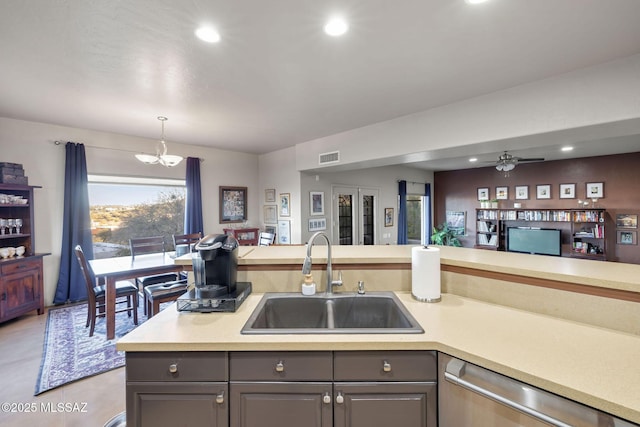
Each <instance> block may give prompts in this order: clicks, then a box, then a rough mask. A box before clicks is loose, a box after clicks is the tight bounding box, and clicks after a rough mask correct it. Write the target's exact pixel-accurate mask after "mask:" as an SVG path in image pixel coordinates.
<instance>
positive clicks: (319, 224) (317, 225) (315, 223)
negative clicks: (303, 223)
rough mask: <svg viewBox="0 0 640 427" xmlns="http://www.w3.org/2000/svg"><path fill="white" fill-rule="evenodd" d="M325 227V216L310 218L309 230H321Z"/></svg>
mask: <svg viewBox="0 0 640 427" xmlns="http://www.w3.org/2000/svg"><path fill="white" fill-rule="evenodd" d="M326 229H327V218H310V219H309V231H322V230H326Z"/></svg>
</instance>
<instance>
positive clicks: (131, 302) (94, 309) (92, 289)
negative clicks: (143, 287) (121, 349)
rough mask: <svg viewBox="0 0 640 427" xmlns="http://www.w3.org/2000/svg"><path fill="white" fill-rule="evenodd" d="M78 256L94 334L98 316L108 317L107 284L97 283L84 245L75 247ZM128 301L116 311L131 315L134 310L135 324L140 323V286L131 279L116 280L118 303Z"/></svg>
mask: <svg viewBox="0 0 640 427" xmlns="http://www.w3.org/2000/svg"><path fill="white" fill-rule="evenodd" d="M74 251H75V254H76V258H77V259H78V263H79V264H80V270H81V271H82V275H83V277H84V283H85V286H86V287H87V304H88V307H87V324H86V326H85V327H87V326H91V328H90V329H89V336H90V337H92V336H93V332H94V330H95V328H96V318H98V317H106V314H105V293H106V292H105V291H106V286H105V285H97V282H96V279H95V275H94V274H93V270H92V269H91V266H90V265H89V263H88V262H87V258H86V257H85V256H84V252H83V251H82V246H80V245H77V246H76V247H75V250H74ZM125 302H126V303H127V308H123V309H116V311H115V312H116V313H121V312H124V311H127V312H128V315H129V317H131V313H132V312H133V324H134V325H137V324H138V287H137V286H136V285H134V284H133V283H131V282H129V281H126V280H125V281H120V282H116V305H118V304H120V303H125Z"/></svg>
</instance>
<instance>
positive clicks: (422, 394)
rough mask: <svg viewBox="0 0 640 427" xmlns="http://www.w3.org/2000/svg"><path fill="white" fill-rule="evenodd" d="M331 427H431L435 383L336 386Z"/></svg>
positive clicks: (347, 384) (434, 404) (435, 398)
mask: <svg viewBox="0 0 640 427" xmlns="http://www.w3.org/2000/svg"><path fill="white" fill-rule="evenodd" d="M334 388H335V390H334V401H335V405H334V418H335V420H334V426H335V427H388V426H402V427H425V426H427V427H435V426H436V425H437V422H438V420H437V412H436V411H437V407H438V402H437V397H436V384H435V383H336V384H335V387H334Z"/></svg>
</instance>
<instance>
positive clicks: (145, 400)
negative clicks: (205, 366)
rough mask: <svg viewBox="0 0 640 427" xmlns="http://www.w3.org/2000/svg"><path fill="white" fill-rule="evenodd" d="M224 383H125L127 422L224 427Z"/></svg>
mask: <svg viewBox="0 0 640 427" xmlns="http://www.w3.org/2000/svg"><path fill="white" fill-rule="evenodd" d="M227 397H228V386H227V384H226V383H188V382H183V383H165V382H158V383H154V382H147V383H144V382H136V383H127V425H128V426H136V427H175V426H189V427H200V426H202V427H227V426H228V425H229V403H228V400H229V399H228V398H227Z"/></svg>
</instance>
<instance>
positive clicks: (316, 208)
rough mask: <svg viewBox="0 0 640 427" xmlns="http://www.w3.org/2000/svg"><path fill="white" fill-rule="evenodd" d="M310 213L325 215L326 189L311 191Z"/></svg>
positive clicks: (312, 214)
mask: <svg viewBox="0 0 640 427" xmlns="http://www.w3.org/2000/svg"><path fill="white" fill-rule="evenodd" d="M309 215H311V216H314V215H324V191H310V192H309ZM323 230H324V229H323ZM309 231H311V230H309Z"/></svg>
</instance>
